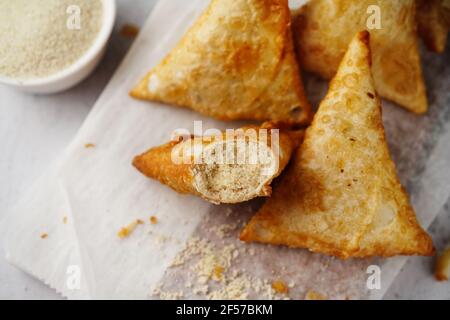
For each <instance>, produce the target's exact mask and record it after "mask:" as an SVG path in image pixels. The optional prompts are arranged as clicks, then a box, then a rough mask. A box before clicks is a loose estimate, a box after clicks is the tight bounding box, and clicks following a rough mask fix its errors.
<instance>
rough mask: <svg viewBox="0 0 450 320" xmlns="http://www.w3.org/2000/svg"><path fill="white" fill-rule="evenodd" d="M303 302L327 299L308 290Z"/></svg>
mask: <svg viewBox="0 0 450 320" xmlns="http://www.w3.org/2000/svg"><path fill="white" fill-rule="evenodd" d="M305 300H327V297H326V296H325V295H323V294H321V293H319V292H316V291H313V290H308V292H307V293H306V296H305Z"/></svg>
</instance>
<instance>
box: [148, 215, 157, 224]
mask: <svg viewBox="0 0 450 320" xmlns="http://www.w3.org/2000/svg"><path fill="white" fill-rule="evenodd" d="M150 223H151V224H157V223H158V218H157V217H155V216H151V217H150Z"/></svg>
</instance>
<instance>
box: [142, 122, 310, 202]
mask: <svg viewBox="0 0 450 320" xmlns="http://www.w3.org/2000/svg"><path fill="white" fill-rule="evenodd" d="M274 129H276V128H275V126H274V124H272V123H264V124H263V125H262V126H260V127H257V126H248V127H244V128H241V129H239V130H236V131H231V132H221V133H220V132H219V133H217V135H213V136H204V137H188V138H186V139H179V140H178V141H172V142H169V143H167V144H164V145H162V146H159V147H156V148H152V149H150V150H148V151H147V152H145V153H144V154H142V155H139V156H137V157H135V158H134V160H133V165H134V166H135V167H136V168H137V169H138V170H139V171H141V172H142V173H143V174H145V175H146V176H148V177H150V178H153V179H157V180H159V181H160V182H162V183H164V184H166V185H168V186H169V187H171V188H172V189H174V190H175V191H177V192H179V193H189V194H194V195H197V196H200V197H202V198H204V199H206V200H208V201H210V202H212V203H216V204H219V203H238V202H243V201H247V200H250V199H252V198H254V197H260V196H269V195H270V194H271V192H272V189H271V187H270V184H271V182H272V180H273V179H274V178H275V177H277V176H278V175H279V174H280V173H281V171H282V170H283V169H284V168H285V167H286V165H287V163H288V161H289V159H290V158H291V155H292V152H293V150H294V148H296V147H297V146H298V145H299V144H300V142H301V140H302V138H303V132H302V131H286V130H278V129H276V130H274Z"/></svg>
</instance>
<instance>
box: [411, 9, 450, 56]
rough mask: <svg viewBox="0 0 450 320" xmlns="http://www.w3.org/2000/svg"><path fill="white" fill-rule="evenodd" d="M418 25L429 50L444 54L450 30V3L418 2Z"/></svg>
mask: <svg viewBox="0 0 450 320" xmlns="http://www.w3.org/2000/svg"><path fill="white" fill-rule="evenodd" d="M446 5H447V7H446ZM417 23H418V27H419V33H420V36H421V37H422V39H423V40H424V42H425V44H426V46H427V48H428V49H429V50H431V51H434V52H437V53H442V52H444V50H445V44H446V42H447V34H448V31H449V29H450V2H448V3H447V4H446V3H445V2H444V0H417Z"/></svg>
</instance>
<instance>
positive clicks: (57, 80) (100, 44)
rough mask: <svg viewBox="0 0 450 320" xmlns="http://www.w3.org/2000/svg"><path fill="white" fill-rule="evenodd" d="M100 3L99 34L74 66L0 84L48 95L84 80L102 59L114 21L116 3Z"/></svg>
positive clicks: (0, 78) (108, 0) (3, 79)
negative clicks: (46, 74)
mask: <svg viewBox="0 0 450 320" xmlns="http://www.w3.org/2000/svg"><path fill="white" fill-rule="evenodd" d="M101 1H102V4H103V16H102V26H101V28H100V32H99V34H98V35H97V38H96V39H95V40H94V43H93V44H92V46H91V47H90V48H89V49H88V51H86V52H85V53H84V55H83V56H82V57H81V58H80V59H78V60H77V61H76V62H75V63H74V64H72V65H71V66H69V67H68V68H66V69H64V70H62V71H60V72H58V73H55V74H53V75H50V76H48V77H44V78H33V79H30V80H24V79H14V78H11V77H3V76H0V83H1V84H6V85H9V86H10V87H13V88H15V89H18V90H21V91H25V92H29V93H38V94H48V93H56V92H60V91H63V90H66V89H69V88H71V87H73V86H75V85H76V84H78V83H79V82H80V81H82V80H84V79H85V78H86V77H87V76H88V75H89V74H91V72H92V71H93V70H94V69H95V67H96V66H97V65H98V63H99V62H100V60H101V59H102V57H103V55H104V53H105V49H106V45H107V43H108V40H109V37H110V36H111V32H112V30H113V27H114V22H115V20H116V1H115V0H101Z"/></svg>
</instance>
